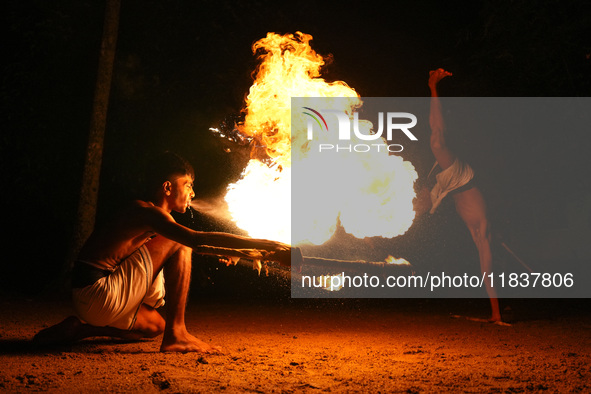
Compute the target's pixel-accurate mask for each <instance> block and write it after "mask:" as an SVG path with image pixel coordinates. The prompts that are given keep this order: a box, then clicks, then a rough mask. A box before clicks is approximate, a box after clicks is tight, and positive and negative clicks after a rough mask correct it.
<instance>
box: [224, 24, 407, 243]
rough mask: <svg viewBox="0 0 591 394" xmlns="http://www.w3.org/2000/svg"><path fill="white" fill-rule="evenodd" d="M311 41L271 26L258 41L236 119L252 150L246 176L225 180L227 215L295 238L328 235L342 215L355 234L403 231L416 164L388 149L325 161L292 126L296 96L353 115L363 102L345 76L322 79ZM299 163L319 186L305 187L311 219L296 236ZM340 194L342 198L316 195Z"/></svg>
mask: <svg viewBox="0 0 591 394" xmlns="http://www.w3.org/2000/svg"><path fill="white" fill-rule="evenodd" d="M311 40H312V36H311V35H308V34H304V33H301V32H296V33H295V34H286V35H283V36H281V35H278V34H275V33H268V34H267V36H266V37H265V38H263V39H261V40H259V41H257V42H256V43H255V44H254V45H253V51H254V52H255V53H257V54H258V58H259V60H260V64H259V66H258V68H257V70H256V78H255V81H254V83H253V85H252V86H251V88H250V91H249V94H248V96H247V99H246V103H245V119H244V123H243V124H241V125H238V128H239V132H240V133H241V134H243V135H246V136H247V137H249V138H252V141H253V151H252V155H251V160H250V162H249V163H248V165H247V167H246V169H245V170H244V172H243V174H242V177H241V179H240V180H239V181H238V182H236V183H234V184H231V185H230V186H229V187H228V190H227V193H226V196H225V200H226V202H227V204H228V207H229V211H230V214H231V216H232V218H233V220H234V221H235V223H236V224H237V225H238V226H239V227H240V228H242V229H244V230H246V231H247V232H248V233H249V235H250V236H252V237H257V238H267V239H274V240H278V241H283V242H287V243H293V244H294V245H295V244H298V243H301V242H311V243H314V244H322V243H324V242H326V241H327V240H328V239H329V238H330V237H331V236H332V234H333V233H334V231H335V229H336V225H337V218H340V221H341V223H342V225H343V227H344V228H345V230H346V231H347V232H349V233H351V234H353V235H354V236H356V237H358V238H363V237H368V236H384V237H394V236H397V235H400V234H403V233H404V232H406V230H407V229H408V228H409V227H410V225H411V224H412V221H413V219H414V211H413V207H412V200H413V198H414V196H415V194H414V190H413V183H414V181H415V180H416V178H417V174H416V171H415V170H414V167H413V166H412V164H411V163H409V162H405V161H403V160H402V158H400V157H398V156H389V155H388V151H387V150H385V149H384V150H382V154H378V155H374V154H371V155H358V154H350V155H338V156H339V157H338V158H335V160H334V161H330V162H328V161H327V159H326V157H319V156H318V155H314V154H312V152H310V151H309V148H308V144H307V142H308V141H307V139H306V131H305V130H292V127H291V121H292V118H291V116H292V113H291V110H292V109H291V108H290V107H291V98H292V97H326V98H335V99H334V102H328V104H327V105H328V106H330V105H335V106H339V107H337V108H338V109H340V110H343V111H344V112H346V113H348V114H351V116H352V112H353V110H354V109H355V108H358V107H360V106H361V105H362V102H361V99H360V98H359V95H358V94H357V92H356V91H355V90H354V89H352V88H351V87H349V86H348V85H347V84H346V83H345V82H341V81H337V82H326V81H325V80H324V79H323V78H320V69H321V67H322V66H323V65H324V64H325V60H324V58H323V57H322V56H320V55H318V54H317V53H316V52H315V51H314V50H313V49H312V48H311V47H310V44H309V43H310V41H311ZM336 98H340V99H336ZM342 98H347V99H342ZM343 101H345V107H342V106H341V104H342V103H343ZM302 116H304V115H303V114H302ZM368 123H369V122H368ZM367 127H371V124H370V125H369V126H367ZM292 138H293V141H292ZM379 141H380V143H383V144H385V142H384V141H383V140H379ZM352 142H353V141H352ZM376 142H377V141H376ZM294 163H295V164H296V165H297V166H298V169H300V168H301V169H304V171H305V169H306V168H310V170H308V172H309V173H310V174H311V179H310V184H311V185H314V188H315V189H316V190H310V193H307V194H306V195H307V198H309V199H310V201H305V202H304V203H305V204H306V212H305V215H306V220H304V221H305V222H306V223H309V228H306V229H302V230H304V231H302V234H303V233H305V236H300V235H298V236H294V234H291V228H290V226H291V169H292V164H294ZM314 177H317V179H313V178H314ZM320 189H322V190H320ZM335 195H336V196H341V198H338V199H336V201H335V200H328V199H327V198H322V197H320V198H319V196H325V197H326V196H335ZM298 203H302V201H298ZM360 207H364V209H360ZM298 214H299V212H298ZM292 237H293V238H292Z"/></svg>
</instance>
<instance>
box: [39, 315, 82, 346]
mask: <svg viewBox="0 0 591 394" xmlns="http://www.w3.org/2000/svg"><path fill="white" fill-rule="evenodd" d="M81 327H82V322H81V321H80V320H79V319H78V318H77V317H76V316H70V317H68V318H66V319H65V320H64V321H62V322H61V323H58V324H56V325H53V326H51V327H48V328H45V329H43V330H41V331H39V332H38V333H37V334H36V335H35V336H34V337H33V342H35V343H36V344H39V345H58V344H66V343H72V342H74V341H76V340H78V339H79V334H80V330H81Z"/></svg>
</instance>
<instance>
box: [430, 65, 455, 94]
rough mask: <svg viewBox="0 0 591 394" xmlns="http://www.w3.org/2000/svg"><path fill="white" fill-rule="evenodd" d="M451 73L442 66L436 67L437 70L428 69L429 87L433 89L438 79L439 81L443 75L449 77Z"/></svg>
mask: <svg viewBox="0 0 591 394" xmlns="http://www.w3.org/2000/svg"><path fill="white" fill-rule="evenodd" d="M451 75H452V73H450V72H449V71H445V70H444V69H442V68H438V69H437V70H432V71H429V87H430V88H431V89H434V88H435V87H436V86H437V84H438V83H439V81H441V80H442V79H443V78H445V77H451Z"/></svg>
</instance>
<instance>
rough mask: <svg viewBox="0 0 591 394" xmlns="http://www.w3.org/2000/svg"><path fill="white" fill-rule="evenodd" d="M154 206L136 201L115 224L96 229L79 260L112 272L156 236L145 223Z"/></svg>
mask: <svg viewBox="0 0 591 394" xmlns="http://www.w3.org/2000/svg"><path fill="white" fill-rule="evenodd" d="M150 206H154V205H153V204H151V203H147V202H144V201H134V202H133V203H132V204H131V206H130V207H128V208H127V209H125V210H124V211H123V212H122V213H121V214H120V215H118V216H117V217H116V218H115V220H113V221H111V222H110V223H108V224H106V225H104V226H102V227H101V228H98V229H95V231H94V232H93V233H92V235H91V236H90V237H89V239H88V241H87V242H86V243H85V245H84V246H83V248H82V250H81V251H80V254H79V256H78V259H79V260H80V261H84V262H85V263H89V264H91V265H93V266H96V267H98V268H101V269H108V270H112V269H114V268H115V267H117V265H119V264H120V263H121V261H123V260H124V259H125V258H127V257H128V256H129V255H131V254H132V253H133V252H135V251H136V250H137V249H139V248H140V247H141V246H142V245H143V244H145V243H146V242H147V241H148V240H150V238H152V237H153V236H154V235H155V234H156V233H155V232H154V231H152V230H151V229H150V227H149V226H148V224H147V223H146V221H145V218H144V217H145V215H144V210H145V208H147V207H150Z"/></svg>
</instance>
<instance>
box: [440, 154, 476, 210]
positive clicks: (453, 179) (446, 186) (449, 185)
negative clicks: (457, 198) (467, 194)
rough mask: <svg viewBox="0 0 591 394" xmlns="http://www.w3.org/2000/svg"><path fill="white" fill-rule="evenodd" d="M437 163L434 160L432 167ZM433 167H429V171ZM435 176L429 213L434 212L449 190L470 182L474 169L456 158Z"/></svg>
mask: <svg viewBox="0 0 591 394" xmlns="http://www.w3.org/2000/svg"><path fill="white" fill-rule="evenodd" d="M437 164H438V163H437V162H435V165H434V166H433V169H434V168H435V166H437ZM433 169H431V171H433ZM435 178H436V179H437V183H436V184H435V186H434V187H433V189H432V190H431V211H430V213H435V210H436V209H437V207H438V206H439V204H441V201H443V199H444V198H445V196H447V195H448V194H449V193H450V192H452V191H454V190H456V189H458V188H460V187H462V186H464V185H465V184H467V183H468V182H470V181H471V180H472V178H474V170H473V169H472V167H470V165H469V164H467V163H465V162H463V161H461V160H459V159H457V158H456V160H455V161H454V162H453V164H452V165H451V166H450V167H448V168H446V169H445V170H443V171H441V172H440V173H439V174H437V176H436V177H435Z"/></svg>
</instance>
